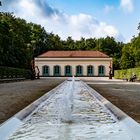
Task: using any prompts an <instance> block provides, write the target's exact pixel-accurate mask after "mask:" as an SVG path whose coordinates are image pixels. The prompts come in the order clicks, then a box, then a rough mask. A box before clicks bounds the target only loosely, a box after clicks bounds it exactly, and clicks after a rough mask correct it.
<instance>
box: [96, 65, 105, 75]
mask: <svg viewBox="0 0 140 140" xmlns="http://www.w3.org/2000/svg"><path fill="white" fill-rule="evenodd" d="M98 75H99V76H104V75H105V67H104V66H102V65H101V66H99V67H98Z"/></svg>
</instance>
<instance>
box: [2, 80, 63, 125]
mask: <svg viewBox="0 0 140 140" xmlns="http://www.w3.org/2000/svg"><path fill="white" fill-rule="evenodd" d="M63 81H64V79H60V78H55V79H54V78H47V79H39V80H33V81H31V80H26V81H22V82H13V83H4V84H0V123H2V122H4V121H5V120H7V119H8V118H10V117H11V116H13V115H14V114H15V113H17V112H18V111H20V110H21V109H23V108H24V107H26V106H27V105H29V104H30V103H32V102H33V101H35V100H36V99H38V98H39V97H40V96H42V95H43V94H44V93H46V92H47V91H49V90H51V89H53V88H54V87H56V86H57V85H59V84H60V83H61V82H63Z"/></svg>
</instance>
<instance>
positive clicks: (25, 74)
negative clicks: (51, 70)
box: [0, 66, 31, 79]
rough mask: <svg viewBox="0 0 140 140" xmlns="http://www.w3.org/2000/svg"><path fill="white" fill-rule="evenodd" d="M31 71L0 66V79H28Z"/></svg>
mask: <svg viewBox="0 0 140 140" xmlns="http://www.w3.org/2000/svg"><path fill="white" fill-rule="evenodd" d="M30 77H31V71H30V70H27V69H20V68H12V67H4V66H0V79H7V78H8V79H9V78H26V79H28V78H30Z"/></svg>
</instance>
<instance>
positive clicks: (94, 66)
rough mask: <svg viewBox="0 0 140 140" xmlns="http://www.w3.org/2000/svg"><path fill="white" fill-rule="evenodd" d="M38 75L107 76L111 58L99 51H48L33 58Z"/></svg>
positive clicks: (110, 66)
mask: <svg viewBox="0 0 140 140" xmlns="http://www.w3.org/2000/svg"><path fill="white" fill-rule="evenodd" d="M35 67H37V68H38V69H39V75H40V76H44V77H49V76H54V77H58V76H66V77H69V76H80V77H82V76H89V77H93V76H100V77H102V76H109V73H110V70H111V68H112V58H110V57H109V56H107V55H106V54H104V53H102V52H99V51H48V52H46V53H43V54H42V55H39V56H38V57H36V58H35Z"/></svg>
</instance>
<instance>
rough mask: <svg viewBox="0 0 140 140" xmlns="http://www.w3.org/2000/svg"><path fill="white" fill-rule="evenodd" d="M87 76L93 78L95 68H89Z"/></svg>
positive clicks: (90, 66)
mask: <svg viewBox="0 0 140 140" xmlns="http://www.w3.org/2000/svg"><path fill="white" fill-rule="evenodd" d="M87 76H93V66H92V65H89V66H87Z"/></svg>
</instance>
